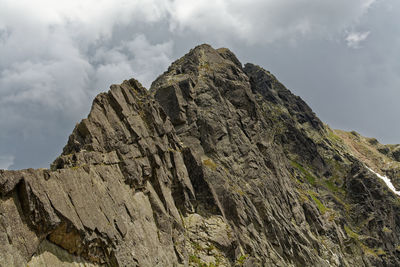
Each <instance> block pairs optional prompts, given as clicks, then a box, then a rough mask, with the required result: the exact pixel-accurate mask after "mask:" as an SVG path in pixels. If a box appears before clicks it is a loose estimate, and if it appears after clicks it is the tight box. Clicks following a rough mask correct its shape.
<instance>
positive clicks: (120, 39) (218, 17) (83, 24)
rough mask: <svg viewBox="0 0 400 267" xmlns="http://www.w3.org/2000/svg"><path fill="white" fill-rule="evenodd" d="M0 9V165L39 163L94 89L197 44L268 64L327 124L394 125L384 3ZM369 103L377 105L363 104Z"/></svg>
mask: <svg viewBox="0 0 400 267" xmlns="http://www.w3.org/2000/svg"><path fill="white" fill-rule="evenodd" d="M388 5H392V7H388ZM0 6H1V9H0V58H1V59H2V60H1V61H0V125H1V128H0V168H8V167H11V168H21V167H47V166H48V164H49V163H50V162H51V161H52V160H53V159H54V158H55V157H56V156H57V155H58V154H59V153H60V152H61V149H62V147H63V145H64V144H65V143H66V140H67V137H68V134H69V133H70V132H71V131H72V129H73V127H74V125H75V123H76V122H78V121H79V119H81V118H83V117H85V116H86V114H87V112H88V111H89V108H90V104H91V101H92V99H93V97H94V96H95V95H96V94H97V93H99V92H101V91H105V90H107V88H108V87H109V85H110V84H112V83H120V82H121V81H122V80H124V79H127V78H130V77H135V78H137V79H138V80H140V81H141V82H142V83H143V84H144V85H145V86H147V87H148V86H149V85H150V83H151V81H152V80H153V79H154V78H155V77H156V76H157V75H159V74H160V73H162V72H163V71H164V70H165V69H166V68H167V66H168V65H169V64H170V63H171V61H172V60H174V59H176V58H178V57H180V56H182V55H183V54H184V53H186V52H187V51H188V50H189V49H190V48H192V47H193V46H195V45H197V44H199V43H204V42H207V43H210V44H212V45H214V46H216V47H219V46H225V47H229V48H231V49H232V50H233V51H234V52H235V53H237V54H238V56H239V58H240V59H241V60H242V61H243V63H244V62H247V61H250V62H254V63H256V64H259V65H262V66H265V67H266V68H268V69H270V70H271V71H273V72H274V73H275V74H276V75H277V76H278V78H281V80H282V81H283V82H284V83H285V84H286V85H288V87H289V88H290V89H292V90H293V91H294V92H295V93H297V94H299V95H301V96H302V97H303V98H305V99H306V100H307V101H308V102H309V103H310V104H311V106H312V107H313V108H314V110H315V111H316V112H317V113H318V115H320V116H321V117H322V119H324V120H325V121H327V122H328V123H330V124H332V125H333V126H335V127H342V128H346V129H353V128H354V129H359V130H361V131H362V132H364V133H373V134H375V135H376V136H377V137H381V138H382V139H384V141H388V142H394V140H395V139H394V138H392V137H393V136H394V135H395V134H398V133H399V132H400V131H399V129H398V128H397V129H396V127H397V126H396V127H395V126H393V124H395V123H390V119H394V116H392V114H395V112H396V111H397V114H398V110H396V109H398V108H397V107H396V106H395V105H393V106H392V105H391V104H394V102H395V100H394V99H395V97H396V96H398V95H397V94H398V91H397V88H396V84H398V78H397V76H398V72H399V69H398V63H397V61H396V60H395V57H396V56H397V55H398V52H397V51H396V49H395V47H396V44H397V47H398V37H395V36H394V35H396V34H397V36H399V35H398V28H397V26H390V27H388V26H389V25H392V24H391V23H394V24H396V23H395V22H396V16H395V14H396V11H395V10H397V11H399V10H400V7H399V5H398V4H397V3H396V2H395V1H394V0H392V1H389V0H388V1H379V2H375V1H372V0H353V1H348V0H336V1H320V0H301V1H291V0H269V1H261V0H259V1H244V0H239V1H233V0H220V1H195V2H194V1H183V0H174V1H168V0H146V1H145V0H137V1H128V2H127V1H123V0H117V1H108V0H105V1H100V2H99V1H84V2H83V3H82V1H48V0H39V1H35V2H34V3H33V2H32V1H18V3H16V1H6V0H0ZM390 10H394V11H390ZM393 12H394V13H393ZM385 38H386V39H385ZM396 38H397V39H396ZM395 39H396V40H395ZM389 41H390V42H391V43H392V45H393V46H394V47H391V46H390V45H388V42H389ZM396 42H397V43H396ZM382 49H384V50H385V52H382ZM397 58H398V57H397ZM396 68H397V69H396ZM376 99H381V100H382V104H377V105H375V106H374V107H371V106H372V105H371V103H374V102H373V101H376ZM391 116H392V117H391ZM382 118H385V119H382ZM385 121H386V122H385ZM380 128H382V129H383V130H379V129H380ZM372 129H374V130H375V131H373V130H372ZM384 129H389V130H390V131H385V130H384ZM388 132H390V134H388Z"/></svg>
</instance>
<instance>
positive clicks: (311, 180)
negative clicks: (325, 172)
mask: <svg viewBox="0 0 400 267" xmlns="http://www.w3.org/2000/svg"><path fill="white" fill-rule="evenodd" d="M290 163H291V164H292V166H293V167H294V168H296V169H298V170H299V171H300V172H301V173H303V175H304V177H305V178H306V179H307V181H308V182H309V183H310V184H311V185H316V179H315V177H314V176H313V175H311V174H310V173H309V172H308V171H307V170H306V169H304V167H303V166H302V165H301V164H299V163H297V162H296V161H294V160H292V161H291V162H290Z"/></svg>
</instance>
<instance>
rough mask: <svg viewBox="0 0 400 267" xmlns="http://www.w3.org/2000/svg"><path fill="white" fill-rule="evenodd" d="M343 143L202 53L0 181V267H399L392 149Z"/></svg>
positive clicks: (111, 95) (2, 174) (100, 103)
mask: <svg viewBox="0 0 400 267" xmlns="http://www.w3.org/2000/svg"><path fill="white" fill-rule="evenodd" d="M351 136H352V134H351V133H343V132H339V131H332V130H331V129H330V128H329V127H328V126H326V125H324V124H323V123H322V122H321V121H320V120H319V119H318V117H317V116H316V115H315V114H314V112H313V111H312V110H311V108H310V107H309V106H308V105H307V104H306V103H305V102H304V101H303V100H301V98H300V97H298V96H295V95H294V94H292V93H291V92H290V91H289V90H288V89H287V88H286V87H285V86H284V85H283V84H281V83H280V82H279V81H278V80H277V79H276V77H275V76H273V75H272V74H271V73H270V72H268V71H266V70H264V69H263V68H262V67H259V66H257V65H253V64H250V63H248V64H246V65H245V66H244V67H243V66H242V64H241V63H240V62H239V60H238V59H237V58H236V56H235V55H234V54H233V53H232V52H231V51H230V50H228V49H226V48H219V49H214V48H212V47H211V46H209V45H207V44H203V45H200V46H197V47H195V48H193V49H192V50H190V52H189V53H187V54H186V55H184V56H183V57H182V58H180V59H178V60H176V61H175V62H174V63H172V64H171V66H170V67H169V68H168V70H167V71H166V72H164V73H163V74H162V75H160V76H159V77H158V78H157V79H156V80H155V81H154V82H153V83H152V86H151V89H150V91H147V90H146V89H145V88H144V87H143V86H141V84H140V83H139V82H138V81H136V80H135V79H130V80H127V81H124V82H123V83H122V84H120V85H112V86H111V88H110V90H109V91H108V92H106V93H101V94H99V95H98V96H97V97H96V98H95V100H94V101H93V105H92V109H91V111H90V113H89V115H88V117H87V118H86V119H84V120H82V121H81V122H80V123H79V124H77V126H76V127H75V129H74V130H73V132H72V134H71V136H70V138H69V140H68V143H67V145H66V146H65V148H64V151H63V153H62V155H60V156H59V157H58V158H57V159H56V160H55V161H54V163H53V165H52V167H51V169H39V170H33V169H28V170H21V171H0V194H1V196H2V198H1V199H0V211H1V212H0V213H1V214H3V216H0V220H1V224H0V236H2V237H4V238H3V239H4V242H3V245H2V246H0V265H5V266H25V265H29V266H43V265H46V264H47V265H57V266H58V265H60V266H61V265H63V266H71V267H72V266H74V265H76V264H81V263H84V264H87V265H88V266H105V265H106V266H143V267H150V266H151V267H153V266H159V267H161V266H177V267H183V266H193V267H194V266H226V267H228V266H327V267H328V266H353V265H354V266H399V265H400V260H399V258H400V257H399V248H398V246H397V245H398V244H399V242H400V239H399V236H400V230H399V229H400V227H399V226H400V216H399V214H400V201H399V198H398V196H396V195H394V194H393V193H392V191H390V189H389V188H387V187H386V184H385V183H383V182H382V180H381V179H380V177H378V176H377V175H376V173H379V174H378V175H379V176H381V174H382V173H383V174H387V175H389V174H390V175H392V176H396V175H398V174H399V173H400V171H399V170H400V166H399V165H398V164H399V163H398V162H397V163H395V162H394V161H395V159H397V158H396V157H397V152H398V147H384V146H382V145H380V144H378V143H376V142H372V143H371V142H369V141H368V140H370V139H365V138H361V137H359V136H357V138H355V139H354V138H353V139H352V137H351ZM368 142H369V144H370V145H368V146H367V145H366V143H368ZM370 155H373V157H372V160H368V157H369V156H370ZM371 162H372V163H373V164H372V165H371V164H370V163H371ZM396 164H397V165H396ZM378 168H381V170H377V169H378ZM384 168H386V169H385V170H383V169H384ZM370 169H371V170H373V171H370ZM382 177H383V176H382ZM388 180H389V179H385V182H386V183H388ZM22 237H23V238H22ZM64 259H67V260H64Z"/></svg>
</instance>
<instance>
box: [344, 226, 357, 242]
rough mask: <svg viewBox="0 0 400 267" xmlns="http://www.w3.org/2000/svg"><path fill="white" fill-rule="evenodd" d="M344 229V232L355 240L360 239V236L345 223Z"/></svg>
mask: <svg viewBox="0 0 400 267" xmlns="http://www.w3.org/2000/svg"><path fill="white" fill-rule="evenodd" d="M344 230H345V231H346V234H347V235H348V236H349V237H350V238H353V239H354V240H356V241H359V240H360V236H359V235H358V234H357V233H355V232H354V231H353V230H351V229H350V227H348V226H347V225H345V226H344Z"/></svg>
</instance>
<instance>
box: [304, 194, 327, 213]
mask: <svg viewBox="0 0 400 267" xmlns="http://www.w3.org/2000/svg"><path fill="white" fill-rule="evenodd" d="M308 195H309V196H310V197H311V198H312V200H314V202H315V204H316V205H317V208H318V210H319V212H320V213H321V214H325V213H326V211H327V210H328V208H327V207H325V206H324V204H322V202H321V201H320V200H319V199H318V198H317V197H316V196H315V193H314V192H312V191H308Z"/></svg>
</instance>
